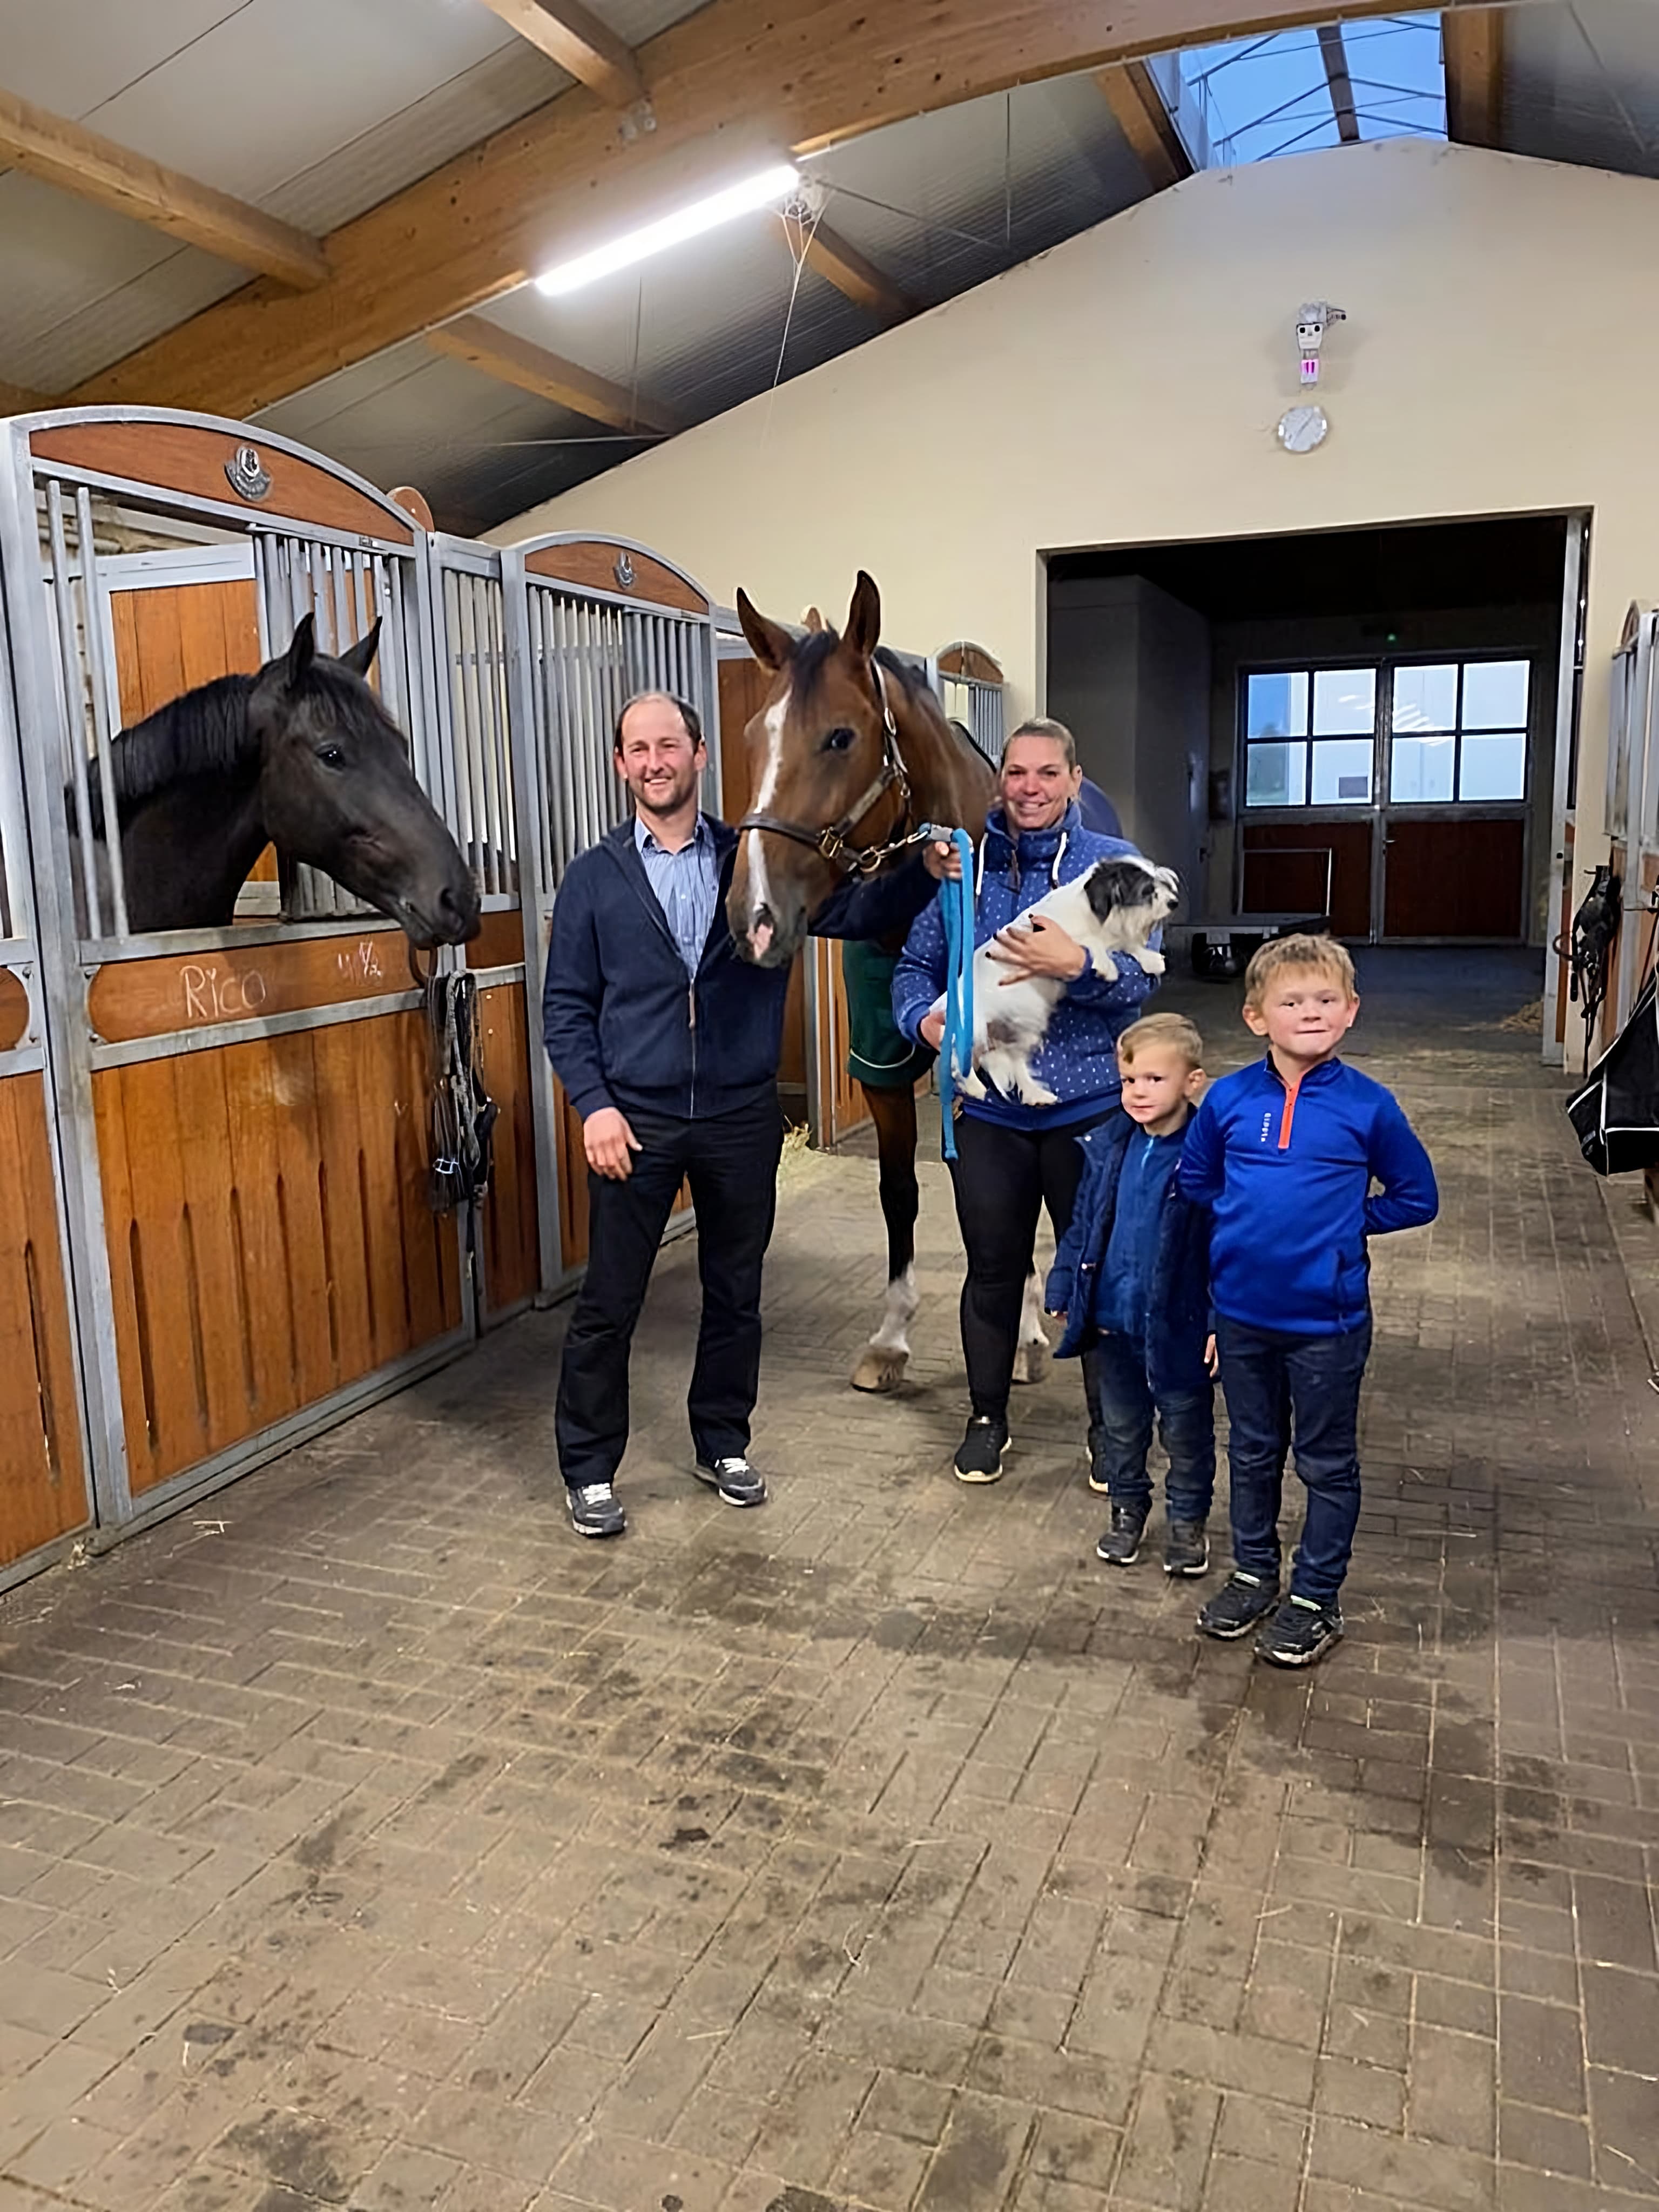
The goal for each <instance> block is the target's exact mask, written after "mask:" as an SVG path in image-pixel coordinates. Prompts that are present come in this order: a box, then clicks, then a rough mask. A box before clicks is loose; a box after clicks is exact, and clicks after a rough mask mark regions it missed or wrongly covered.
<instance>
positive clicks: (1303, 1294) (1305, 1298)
mask: <svg viewBox="0 0 1659 2212" xmlns="http://www.w3.org/2000/svg"><path fill="white" fill-rule="evenodd" d="M1179 1181H1180V1184H1181V1188H1182V1190H1183V1191H1184V1192H1185V1193H1186V1194H1187V1196H1188V1198H1190V1199H1193V1200H1195V1201H1196V1202H1197V1203H1199V1204H1200V1205H1205V1206H1211V1207H1212V1209H1213V1211H1214V1214H1215V1233H1214V1236H1213V1237H1212V1240H1211V1245H1210V1273H1211V1283H1212V1296H1213V1297H1214V1300H1215V1308H1216V1311H1217V1312H1218V1313H1221V1314H1225V1316H1227V1318H1228V1319H1229V1320H1230V1321H1237V1322H1244V1323H1245V1324H1246V1325H1247V1326H1248V1327H1249V1328H1265V1329H1282V1330H1284V1331H1285V1333H1286V1334H1289V1335H1292V1336H1337V1335H1340V1334H1342V1333H1343V1332H1344V1331H1346V1330H1347V1329H1351V1328H1358V1327H1359V1325H1360V1323H1361V1322H1363V1321H1364V1320H1365V1318H1366V1316H1368V1315H1369V1314H1370V1257H1369V1255H1368V1254H1367V1251H1366V1247H1365V1240H1366V1238H1367V1237H1375V1236H1380V1235H1382V1234H1383V1233H1384V1232H1385V1231H1389V1230H1392V1229H1414V1228H1416V1227H1417V1226H1418V1225H1419V1224H1420V1223H1422V1222H1425V1221H1432V1220H1433V1219H1434V1217H1435V1215H1436V1213H1437V1212H1438V1211H1439V1207H1440V1194H1439V1192H1438V1191H1437V1189H1436V1188H1435V1181H1434V1169H1433V1167H1432V1165H1431V1163H1430V1160H1429V1156H1428V1154H1427V1152H1425V1151H1424V1149H1423V1146H1422V1144H1421V1142H1420V1140H1419V1138H1418V1136H1417V1134H1416V1133H1415V1131H1414V1130H1413V1127H1412V1126H1411V1123H1410V1122H1409V1121H1407V1119H1406V1116H1405V1115H1404V1114H1403V1113H1402V1112H1401V1108H1400V1104H1399V1102H1398V1101H1397V1100H1396V1099H1395V1096H1394V1094H1393V1092H1392V1091H1386V1090H1384V1088H1383V1085H1381V1084H1380V1083H1374V1082H1373V1081H1372V1080H1371V1079H1370V1076H1369V1075H1362V1074H1361V1073H1359V1071H1358V1068H1356V1067H1349V1066H1346V1065H1345V1063H1344V1062H1343V1061H1341V1060H1323V1061H1322V1062H1321V1063H1320V1065H1319V1066H1317V1067H1311V1068H1310V1069H1309V1070H1308V1072H1307V1073H1306V1074H1305V1075H1304V1077H1303V1078H1302V1079H1301V1081H1300V1083H1299V1084H1298V1085H1297V1087H1296V1088H1295V1089H1294V1090H1291V1089H1290V1088H1288V1087H1287V1085H1285V1080H1284V1079H1283V1077H1282V1076H1281V1075H1280V1074H1279V1070H1278V1069H1277V1068H1276V1067H1275V1066H1273V1060H1272V1059H1271V1057H1269V1058H1267V1059H1266V1060H1257V1061H1255V1063H1254V1065H1253V1066H1249V1067H1241V1068H1240V1069H1239V1070H1238V1071H1237V1073H1235V1074H1232V1075H1224V1076H1222V1077H1221V1078H1220V1079H1219V1080H1218V1081H1217V1082H1215V1083H1212V1085H1210V1088H1209V1089H1208V1091H1206V1093H1205V1095H1204V1098H1203V1101H1202V1103H1200V1107H1199V1109H1198V1111H1197V1113H1196V1114H1195V1115H1194V1116H1193V1119H1192V1121H1190V1122H1189V1123H1188V1128H1187V1143H1186V1147H1185V1149H1184V1151H1183V1152H1182V1159H1181V1173H1180V1177H1179ZM1372 1182H1378V1183H1380V1184H1381V1185H1382V1189H1381V1190H1380V1191H1379V1192H1377V1193H1376V1194H1375V1195H1373V1194H1371V1189H1370V1187H1371V1184H1372Z"/></svg>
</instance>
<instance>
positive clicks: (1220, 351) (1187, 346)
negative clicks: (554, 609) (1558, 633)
mask: <svg viewBox="0 0 1659 2212" xmlns="http://www.w3.org/2000/svg"><path fill="white" fill-rule="evenodd" d="M1656 247H1659V183H1654V182H1650V181H1647V180H1645V179H1637V178H1629V177H1620V176H1613V175H1609V174H1606V173H1600V172H1596V171H1592V170H1585V169H1575V168H1568V167H1556V166H1554V165H1553V164H1550V163H1546V162H1537V161H1524V160H1522V159H1519V158H1517V157H1516V156H1513V155H1502V154H1492V153H1488V152H1485V151H1481V150H1477V149H1471V148H1465V147H1446V146H1433V145H1429V144H1426V143H1418V142H1414V141H1408V140H1395V141H1391V142H1388V143H1383V144H1380V145H1372V146H1363V147H1346V148H1340V149H1334V150H1333V151H1331V152H1328V153H1322V154H1313V155H1304V156H1302V157H1299V158H1295V159H1290V160H1284V161H1271V162H1266V163H1262V164H1261V165H1260V166H1257V167H1249V168H1244V169H1239V170H1232V171H1219V172H1211V173H1206V174H1205V175H1202V176H1199V177H1194V178H1193V179H1189V180H1188V182H1187V183H1185V184H1183V185H1179V186H1177V187H1176V189H1175V190H1174V191H1167V192H1164V193H1160V194H1159V195H1158V197H1155V198H1153V199H1151V200H1148V201H1146V202H1145V203H1143V204H1141V205H1140V206H1139V207H1137V208H1134V209H1132V210H1129V211H1128V212H1127V214H1124V215H1121V216H1117V217H1115V219H1114V220H1113V221H1111V222H1108V223H1105V224H1103V225H1102V226H1101V227H1100V228H1098V229H1096V230H1093V231H1091V232H1089V233H1087V234H1085V235H1084V236H1082V237H1080V238H1077V239H1074V240H1072V241H1071V242H1070V243H1068V244H1067V245H1065V246H1060V247H1057V248H1056V249H1055V250H1054V252H1052V253H1049V254H1047V255H1045V256H1044V257H1043V258H1042V259H1040V260H1037V261H1035V262H1030V263H1028V264H1025V265H1024V266H1023V267H1021V268H1018V269H1016V270H1011V271H1010V272H1009V273H1008V274H1007V275H1006V276H1001V277H999V278H997V279H995V280H994V282H992V283H988V284H986V285H983V286H981V288H980V289H978V290H976V291H974V292H970V293H969V294H967V295H965V296H963V298H961V299H958V300H956V301H951V302H950V303H949V304H948V305H946V306H945V307H940V308H938V309H936V310H935V311H934V312H933V313H931V314H928V315H926V316H923V317H921V318H920V319H917V320H916V321H915V322H912V323H908V324H906V325H902V326H901V327H900V328H898V329H897V330H895V331H890V332H888V333H887V334H885V335H884V336H883V337H878V338H877V339H875V340H874V341H873V342H872V343H869V344H867V345H866V346H864V347H862V348H860V349H859V350H858V351H857V352H855V353H853V354H850V355H847V356H843V357H842V358H841V359H840V360H838V361H835V362H830V363H829V364H828V365H827V366H825V367H824V368H820V369H817V370H816V371H814V372H813V373H812V374H810V375H807V376H804V377H802V378H800V379H799V380H797V381H796V382H794V383H793V384H790V385H787V386H784V387H783V388H782V389H781V391H779V392H775V393H774V394H771V395H769V396H768V397H765V398H759V399H756V400H752V401H750V402H749V403H748V404H745V405H744V406H743V407H740V408H738V409H736V410H733V411H732V413H731V414H729V415H726V416H721V417H720V418H719V419H718V420H716V421H714V422H709V423H706V424H704V425H703V426H702V427H701V428H698V429H696V430H693V431H690V432H689V433H687V434H686V435H684V436H682V437H679V438H676V439H674V440H673V441H671V442H670V443H668V444H667V445H665V446H663V447H659V448H658V449H657V450H655V451H654V452H653V453H649V454H647V455H644V456H642V457H641V459H637V460H634V461H630V462H629V463H628V464H627V465H625V466H623V467H622V468H619V469H617V470H614V471H611V473H610V474H608V475H606V476H604V477H599V479H597V480H596V481H595V482H593V483H589V484H586V485H584V486H582V487H581V488H580V489H578V490H576V491H574V492H571V493H568V494H567V495H565V496H564V497H563V498H562V499H559V500H556V501H551V502H550V503H549V504H548V505H547V506H545V507H541V508H539V509H538V510H536V511H535V512H533V513H530V514H527V515H524V516H521V517H520V518H519V519H518V520H516V521H514V522H513V523H512V524H509V525H507V526H504V527H503V528H502V529H501V530H499V531H497V532H494V533H493V535H494V536H495V538H497V539H498V540H501V541H507V540H510V539H513V538H522V537H527V536H530V535H532V534H533V533H535V532H539V531H544V530H570V529H594V530H600V531H605V532H617V533H619V534H621V535H623V536H626V537H631V538H638V539H641V540H642V541H643V542H645V543H646V544H652V545H655V546H659V547H660V548H661V549H662V550H664V551H665V553H667V554H668V555H670V556H671V557H672V558H673V559H675V560H677V561H678V562H683V563H684V565H685V566H686V567H687V568H690V570H691V572H692V573H693V574H696V575H697V576H699V577H700V578H701V579H702V581H703V583H704V584H705V585H706V586H708V588H709V589H710V590H711V591H712V592H713V593H714V596H715V597H716V599H721V600H724V601H726V602H728V603H729V602H730V600H731V598H732V593H733V592H734V591H735V589H736V587H737V586H738V584H739V583H741V584H743V585H744V586H745V588H746V589H747V590H748V591H749V592H750V596H751V597H752V598H753V599H755V600H756V601H757V604H758V605H761V606H762V607H763V608H765V609H766V610H767V611H769V612H772V613H775V614H776V615H779V616H781V617H790V618H793V617H796V616H798V615H799V612H800V611H801V609H802V608H803V607H804V606H805V605H806V604H807V603H808V602H809V601H814V600H815V601H817V602H818V603H819V604H820V605H823V608H824V610H825V611H826V612H827V613H830V614H831V615H832V616H833V615H834V614H835V613H836V611H838V610H840V609H843V608H844V607H845V605H846V600H847V596H848V592H849V590H850V587H851V584H852V580H853V575H854V570H855V569H856V568H858V567H859V566H860V564H861V565H863V566H864V567H866V568H869V569H870V570H871V572H872V574H874V576H875V577H876V579H877V580H878V582H879V584H880V585H881V586H882V592H883V596H884V602H885V606H886V622H885V628H886V629H887V632H888V634H889V635H890V636H891V637H892V638H893V639H894V640H895V641H898V642H901V643H902V644H904V645H906V646H908V647H913V648H917V649H921V650H924V651H925V650H929V649H932V648H933V647H938V646H940V645H943V644H945V643H946V642H948V641H951V640H952V639H956V638H959V637H964V636H966V637H971V638H973V639H975V640H976V641H978V642H980V643H981V644H984V645H986V646H988V647H990V649H991V650H992V651H993V652H994V653H997V654H998V655H999V656H1000V658H1001V659H1002V660H1003V663H1004V665H1005V666H1006V669H1007V671H1008V673H1009V677H1010V679H1011V684H1012V699H1011V702H1010V704H1011V706H1012V708H1013V709H1014V710H1015V711H1016V712H1022V711H1026V710H1029V709H1030V708H1031V707H1032V706H1033V705H1035V704H1036V703H1037V702H1038V701H1039V699H1040V696H1041V691H1042V671H1041V659H1042V612H1041V610H1042V562H1041V560H1040V558H1039V556H1040V555H1041V554H1042V552H1044V551H1046V550H1057V549H1060V548H1065V547H1069V546H1082V545H1100V544H1140V543H1144V542H1146V541H1149V540H1152V539H1157V538H1198V537H1231V536H1235V535H1246V536H1248V535H1254V534H1256V533H1259V532H1268V531H1304V530H1319V529H1329V528H1334V527H1342V526H1351V525H1356V524H1362V523H1374V522H1382V521H1397V520H1413V519H1416V518H1419V517H1431V516H1435V517H1438V516H1454V515H1482V514H1495V513H1506V512H1522V511H1527V510H1533V511H1538V510H1554V509H1564V508H1569V507H1592V508H1593V509H1594V511H1595V524H1594V537H1593V542H1592V552H1591V571H1590V632H1589V658H1590V665H1589V671H1588V681H1587V684H1586V686H1585V696H1584V724H1583V749H1582V756H1581V769H1580V779H1579V788H1580V793H1581V795H1582V797H1583V800H1584V802H1585V804H1584V805H1583V808H1582V809H1581V819H1582V820H1583V827H1584V830H1585V833H1586V837H1587V839H1589V838H1592V837H1594V836H1596V835H1598V834H1599V830H1600V812H1601V788H1602V782H1603V765H1602V763H1603V758H1604V754H1605V746H1606V723H1607V659H1608V656H1609V655H1610V653H1612V651H1613V647H1614V645H1615V643H1616V642H1617V639H1618V634H1619V629H1620V622H1621V619H1622V617H1623V615H1624V611H1625V609H1626V605H1627V604H1628V603H1629V601H1630V600H1631V599H1634V598H1644V599H1659V440H1656V439H1654V438H1653V437H1652V436H1650V435H1646V434H1645V432H1644V416H1645V414H1646V410H1648V409H1649V407H1650V404H1651V402H1652V395H1653V392H1654V390H1655V365H1656V363H1659V296H1656V292H1655V288H1654V286H1653V285H1652V283H1650V272H1651V270H1652V267H1653V263H1654V256H1655V252H1656ZM809 281H810V280H809ZM1319 298H1323V299H1328V300H1331V301H1335V302H1336V303H1337V304H1339V305H1340V306H1342V307H1346V309H1347V310H1348V317H1349V319H1348V320H1347V321H1346V323H1344V324H1341V325H1338V326H1337V328H1336V329H1335V331H1334V332H1333V334H1332V335H1331V336H1330V337H1328V339H1327V342H1326V343H1327V366H1326V370H1325V380H1324V382H1323V384H1322V387H1321V392H1320V395H1319V396H1320V398H1321V399H1322V402H1323V404H1324V405H1325V407H1326V409H1327V410H1328V413H1329V415H1330V417H1331V422H1332V429H1331V435H1330V436H1329V438H1328V441H1326V443H1325V445H1324V447H1322V448H1321V449H1320V450H1319V451H1318V452H1317V453H1312V454H1309V455H1306V456H1301V457H1293V456H1291V455H1289V454H1286V453H1283V452H1282V451H1281V450H1280V449H1279V447H1278V445H1277V443H1276V441H1275V440H1274V437H1273V425H1274V423H1275V422H1276V421H1277V419H1278V417H1279V413H1280V411H1281V410H1282V409H1283V408H1284V407H1285V405H1286V404H1289V403H1290V402H1291V400H1292V399H1294V398H1296V396H1297V356H1296V351H1295V346H1294V343H1293V338H1292V334H1291V325H1292V323H1293V321H1294V319H1295V315H1296V310H1297V306H1298V305H1299V304H1300V302H1301V301H1304V299H1319Z"/></svg>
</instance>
